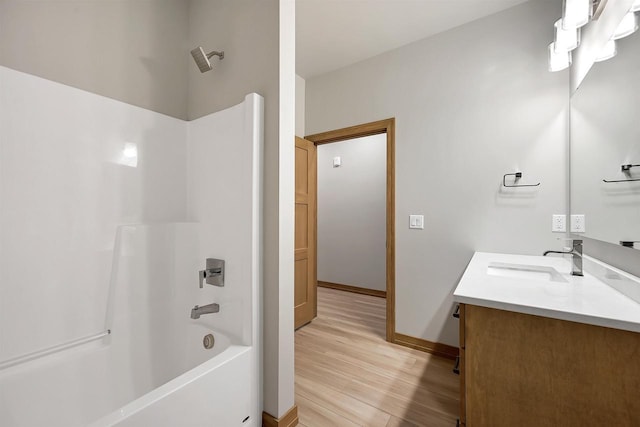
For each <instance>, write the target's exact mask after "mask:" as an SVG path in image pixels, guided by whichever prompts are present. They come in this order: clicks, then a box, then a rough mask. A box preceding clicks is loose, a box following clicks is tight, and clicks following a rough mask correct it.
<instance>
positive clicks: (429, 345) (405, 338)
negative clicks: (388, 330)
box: [393, 332, 460, 360]
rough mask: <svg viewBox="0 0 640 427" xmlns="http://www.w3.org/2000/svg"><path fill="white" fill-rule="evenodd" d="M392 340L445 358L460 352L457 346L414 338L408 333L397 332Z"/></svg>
mask: <svg viewBox="0 0 640 427" xmlns="http://www.w3.org/2000/svg"><path fill="white" fill-rule="evenodd" d="M393 342H394V343H395V344H399V345H402V346H405V347H410V348H413V349H416V350H420V351H424V352H426V353H431V354H434V355H436V356H440V357H446V358H447V359H452V360H453V359H455V358H456V357H457V356H458V354H459V353H460V350H459V349H458V347H452V346H450V345H447V344H442V343H438V342H431V341H427V340H423V339H422V338H415V337H411V336H409V335H403V334H399V333H397V332H396V333H395V334H394V339H393Z"/></svg>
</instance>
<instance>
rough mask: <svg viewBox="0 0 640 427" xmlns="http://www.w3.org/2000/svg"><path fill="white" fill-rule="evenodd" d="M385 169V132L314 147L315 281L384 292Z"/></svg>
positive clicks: (385, 235)
mask: <svg viewBox="0 0 640 427" xmlns="http://www.w3.org/2000/svg"><path fill="white" fill-rule="evenodd" d="M334 157H340V159H341V161H342V166H340V167H336V168H334V167H333V158H334ZM386 171H387V135H386V134H381V135H373V136H367V137H363V138H356V139H350V140H348V141H342V142H335V143H331V144H324V145H320V146H318V267H317V268H318V280H320V281H323V282H331V283H339V284H343V285H350V286H357V287H360V288H366V289H374V290H379V291H386V239H387V234H386V227H387V223H386V194H387V174H386Z"/></svg>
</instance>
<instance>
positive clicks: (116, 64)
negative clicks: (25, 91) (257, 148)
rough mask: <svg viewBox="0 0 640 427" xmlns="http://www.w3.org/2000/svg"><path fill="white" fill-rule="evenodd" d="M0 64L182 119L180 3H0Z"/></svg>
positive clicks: (184, 59)
mask: <svg viewBox="0 0 640 427" xmlns="http://www.w3.org/2000/svg"><path fill="white" fill-rule="evenodd" d="M2 8H3V9H2V13H0V65H4V66H6V67H9V68H13V69H15V70H18V71H23V72H26V73H29V74H33V75H36V76H39V77H43V78H46V79H49V80H53V81H56V82H59V83H64V84H66V85H69V86H73V87H77V88H80V89H84V90H87V91H89V92H93V93H97V94H99V95H104V96H107V97H109V98H114V99H117V100H120V101H124V102H126V103H129V104H133V105H137V106H139V107H142V108H146V109H149V110H153V111H157V112H160V113H164V114H167V115H170V116H173V117H177V118H182V119H186V118H187V67H188V66H192V65H193V64H189V61H190V59H189V49H188V43H187V28H188V22H187V11H188V2H184V1H182V0H129V1H81V0H77V1H47V0H42V1H37V0H36V1H19V0H3V5H2Z"/></svg>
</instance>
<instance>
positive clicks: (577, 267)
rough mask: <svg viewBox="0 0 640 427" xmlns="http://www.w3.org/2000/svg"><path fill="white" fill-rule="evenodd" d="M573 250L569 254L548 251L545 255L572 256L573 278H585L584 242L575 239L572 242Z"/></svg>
mask: <svg viewBox="0 0 640 427" xmlns="http://www.w3.org/2000/svg"><path fill="white" fill-rule="evenodd" d="M572 243H573V244H572V246H573V248H572V249H571V250H570V251H568V252H563V251H546V252H545V253H544V254H543V255H544V256H547V255H548V254H563V255H571V258H573V261H572V264H573V268H572V270H571V275H572V276H584V274H583V273H582V240H580V239H573V240H572Z"/></svg>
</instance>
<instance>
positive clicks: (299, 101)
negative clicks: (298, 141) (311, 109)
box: [296, 74, 306, 138]
mask: <svg viewBox="0 0 640 427" xmlns="http://www.w3.org/2000/svg"><path fill="white" fill-rule="evenodd" d="M305 85H306V82H305V81H304V79H303V78H302V77H300V76H299V75H297V74H296V136H299V137H300V138H304V136H305V133H304V128H305V126H304V102H305V101H304V100H305Z"/></svg>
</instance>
